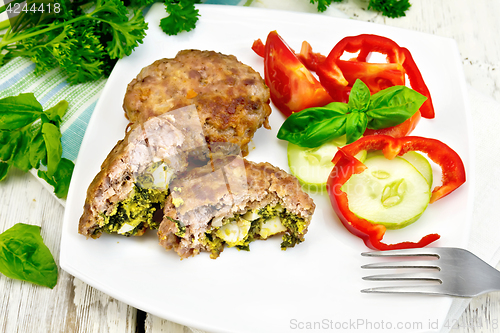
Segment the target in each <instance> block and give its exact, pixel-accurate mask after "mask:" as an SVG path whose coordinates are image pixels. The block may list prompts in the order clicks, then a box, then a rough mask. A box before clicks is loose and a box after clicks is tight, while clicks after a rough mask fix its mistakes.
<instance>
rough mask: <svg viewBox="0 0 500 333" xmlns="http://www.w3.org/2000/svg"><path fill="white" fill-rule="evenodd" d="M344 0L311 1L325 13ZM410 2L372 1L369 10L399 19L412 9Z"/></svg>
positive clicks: (405, 0) (406, 0) (396, 0)
mask: <svg viewBox="0 0 500 333" xmlns="http://www.w3.org/2000/svg"><path fill="white" fill-rule="evenodd" d="M342 1H343V0H310V2H311V3H312V4H317V6H318V11H319V12H324V11H325V10H327V9H328V7H329V6H330V5H331V4H332V2H342ZM410 6H411V4H410V1H409V0H370V2H369V3H368V9H371V10H374V11H377V12H381V13H382V15H384V16H387V17H390V18H397V17H402V16H405V12H406V11H407V10H408V9H409V8H410Z"/></svg>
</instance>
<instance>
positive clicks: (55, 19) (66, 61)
mask: <svg viewBox="0 0 500 333" xmlns="http://www.w3.org/2000/svg"><path fill="white" fill-rule="evenodd" d="M39 3H51V4H52V6H55V5H59V6H60V7H59V8H61V9H60V11H59V13H58V14H57V15H38V16H37V15H31V14H32V13H30V15H27V14H26V15H20V16H19V18H18V19H16V20H15V21H14V22H12V25H11V26H10V27H9V28H7V31H6V33H4V34H0V66H2V65H3V64H5V63H6V62H7V61H9V60H10V59H12V58H14V57H27V58H30V59H31V60H32V61H33V62H34V63H35V64H36V73H37V74H39V73H45V72H47V71H49V70H51V69H53V68H57V67H59V68H61V69H62V70H63V71H64V72H65V73H66V74H67V75H68V81H69V82H70V83H72V84H76V83H83V82H88V81H92V80H97V79H99V78H101V77H102V76H104V75H108V74H109V72H110V68H111V67H112V66H113V65H114V63H115V62H116V60H117V59H120V58H123V57H124V56H127V55H130V54H131V53H132V50H133V49H134V48H135V47H137V46H138V45H139V44H140V43H142V40H143V39H144V37H145V35H146V29H147V23H146V22H145V21H144V17H143V15H142V11H141V10H140V9H136V10H134V11H129V10H128V9H127V7H126V6H125V5H124V4H123V2H122V1H121V0H94V1H71V2H68V1H62V0H27V5H28V7H29V8H30V6H31V5H33V4H39Z"/></svg>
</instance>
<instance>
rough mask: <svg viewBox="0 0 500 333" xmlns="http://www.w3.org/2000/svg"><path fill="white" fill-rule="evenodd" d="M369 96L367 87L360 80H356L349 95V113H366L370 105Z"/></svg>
mask: <svg viewBox="0 0 500 333" xmlns="http://www.w3.org/2000/svg"><path fill="white" fill-rule="evenodd" d="M370 96H371V94H370V89H369V88H368V86H367V85H366V84H365V83H364V82H363V81H361V80H360V79H356V82H354V84H353V86H352V88H351V92H350V93H349V102H348V103H347V105H348V106H349V108H350V109H351V111H355V110H357V111H366V109H367V108H368V105H369V104H370Z"/></svg>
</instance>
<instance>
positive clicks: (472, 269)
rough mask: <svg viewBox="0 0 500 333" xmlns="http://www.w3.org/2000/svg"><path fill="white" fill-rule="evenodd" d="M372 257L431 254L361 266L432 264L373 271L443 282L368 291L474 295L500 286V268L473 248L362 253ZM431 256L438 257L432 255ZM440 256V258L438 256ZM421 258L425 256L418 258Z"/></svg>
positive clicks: (387, 277) (393, 278)
mask: <svg viewBox="0 0 500 333" xmlns="http://www.w3.org/2000/svg"><path fill="white" fill-rule="evenodd" d="M361 255H363V256H368V257H408V256H410V257H427V258H426V259H427V260H408V261H397V262H396V261H387V262H379V263H374V264H368V265H363V266H361V268H370V269H372V268H377V269H378V268H410V269H413V268H424V269H427V268H430V269H432V270H427V271H422V272H420V271H419V272H415V273H399V274H385V275H372V276H366V277H363V279H364V280H374V281H400V280H417V281H437V282H439V284H436V283H434V284H427V285H418V286H406V285H404V286H393V287H379V288H369V289H363V290H361V292H364V293H416V294H434V295H450V296H460V297H474V296H477V295H480V294H484V293H488V292H491V291H496V290H500V272H499V271H498V270H496V269H495V268H493V267H492V266H490V265H488V264H487V263H485V262H484V261H483V260H481V259H480V258H478V257H477V256H475V255H474V254H472V253H471V252H469V251H467V250H464V249H460V248H451V247H448V248H447V247H439V248H437V247H435V248H431V247H429V248H421V249H405V250H392V251H375V252H365V253H361ZM429 257H434V260H433V258H429ZM436 258H437V259H436ZM418 259H421V258H418Z"/></svg>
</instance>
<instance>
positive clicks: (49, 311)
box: [0, 170, 137, 333]
mask: <svg viewBox="0 0 500 333" xmlns="http://www.w3.org/2000/svg"><path fill="white" fill-rule="evenodd" d="M63 213H64V209H63V207H62V206H61V205H60V204H59V203H58V202H57V201H56V200H55V199H54V197H53V196H52V194H51V193H50V192H48V191H47V190H46V189H45V188H43V186H42V185H41V183H40V182H39V181H38V180H37V179H35V178H34V177H33V176H32V175H31V174H29V173H28V174H23V173H22V172H20V171H18V170H12V171H11V172H10V173H9V175H8V176H7V179H6V180H4V181H3V182H2V183H1V185H0V231H4V230H6V229H8V228H10V227H12V226H13V225H14V224H16V223H19V222H22V223H26V224H33V225H38V226H40V227H41V235H42V238H43V240H44V242H45V244H46V245H47V247H48V248H49V249H50V252H51V253H52V254H53V256H54V259H55V261H56V263H57V264H59V252H60V242H61V228H62V221H63ZM0 290H1V291H2V292H1V293H0V314H1V315H0V332H5V333H10V332H26V333H37V332H40V333H46V332H51V333H59V332H60V333H67V332H75V333H76V332H78V333H91V332H92V333H100V332H103V333H104V332H115V333H129V332H130V333H132V332H135V331H136V313H137V310H136V309H135V308H133V307H130V306H128V305H126V304H124V303H121V302H118V301H116V300H115V299H113V298H111V297H109V296H108V295H106V294H103V293H101V292H100V291H97V290H95V289H94V288H91V287H90V286H88V285H86V284H85V283H83V282H81V281H79V280H77V279H74V278H73V277H72V276H70V275H69V274H68V273H66V272H64V271H62V270H61V269H59V277H58V283H57V285H56V287H55V288H54V289H49V288H44V287H39V286H36V285H33V284H30V283H26V282H21V281H17V280H12V279H9V278H7V277H5V276H4V275H1V274H0Z"/></svg>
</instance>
